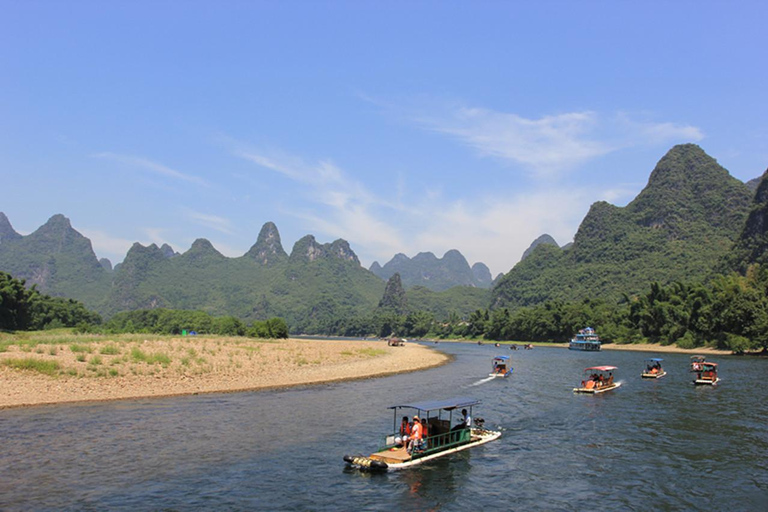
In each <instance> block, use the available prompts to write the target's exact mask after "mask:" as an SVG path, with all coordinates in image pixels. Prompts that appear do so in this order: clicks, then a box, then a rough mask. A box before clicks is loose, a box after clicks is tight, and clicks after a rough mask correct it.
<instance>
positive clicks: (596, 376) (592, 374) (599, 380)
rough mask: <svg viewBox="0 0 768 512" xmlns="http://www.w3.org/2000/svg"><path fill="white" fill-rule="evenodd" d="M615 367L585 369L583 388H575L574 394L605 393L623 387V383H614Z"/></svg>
mask: <svg viewBox="0 0 768 512" xmlns="http://www.w3.org/2000/svg"><path fill="white" fill-rule="evenodd" d="M616 370H617V368H616V367H615V366H592V367H590V368H585V369H584V380H582V381H581V387H578V388H573V392H574V393H592V394H597V393H605V392H606V391H611V390H612V389H616V388H618V387H619V386H621V382H614V381H613V372H615V371H616Z"/></svg>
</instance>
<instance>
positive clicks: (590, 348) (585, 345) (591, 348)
mask: <svg viewBox="0 0 768 512" xmlns="http://www.w3.org/2000/svg"><path fill="white" fill-rule="evenodd" d="M600 344H601V342H600V338H599V337H598V336H597V334H596V333H595V330H594V329H593V328H591V327H585V328H584V329H581V330H580V331H579V332H577V333H576V335H575V336H574V337H573V338H571V342H570V343H569V344H568V348H569V349H570V350H585V351H587V352H599V351H600Z"/></svg>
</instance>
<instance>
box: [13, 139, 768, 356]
mask: <svg viewBox="0 0 768 512" xmlns="http://www.w3.org/2000/svg"><path fill="white" fill-rule="evenodd" d="M751 200H752V191H751V189H750V188H749V187H748V186H747V185H745V184H744V183H741V182H740V181H738V180H736V179H734V178H732V177H731V176H730V175H729V174H728V172H727V171H726V170H725V169H723V168H722V167H721V166H719V165H718V164H717V162H716V161H715V160H714V159H712V158H711V157H709V156H707V155H706V154H705V153H704V152H703V151H702V150H701V149H700V148H699V147H698V146H695V145H691V144H686V145H681V146H676V147H674V148H672V149H671V150H670V151H669V152H668V153H667V154H666V155H665V156H664V157H663V158H662V159H661V160H660V161H659V163H658V164H657V166H656V168H655V169H654V170H653V172H652V173H651V176H650V178H649V180H648V184H647V186H646V187H645V189H643V191H642V192H641V193H640V194H639V195H638V196H637V197H636V198H635V200H634V201H632V202H631V203H629V204H628V205H627V206H626V207H617V206H613V205H611V204H608V203H606V202H603V201H600V202H596V203H595V204H593V205H592V207H591V209H590V211H589V213H588V214H587V216H586V217H585V218H584V219H583V221H582V223H581V225H580V227H579V230H578V232H577V234H576V236H575V238H574V242H573V244H569V245H568V246H565V247H563V248H560V247H558V246H557V244H556V243H555V241H554V240H552V239H551V237H548V236H546V235H544V236H542V237H540V238H539V239H537V240H536V241H535V242H534V243H533V244H531V248H530V249H529V251H526V257H524V258H523V259H522V260H521V261H520V262H519V263H518V264H517V265H516V266H515V267H514V268H513V269H512V270H511V271H510V272H509V273H507V274H506V275H503V276H501V277H500V278H497V280H496V281H495V283H496V284H495V286H494V288H493V289H492V290H487V289H483V288H482V287H481V285H480V284H478V282H479V281H486V280H487V281H488V282H490V272H489V271H488V269H487V267H485V266H484V265H482V264H479V263H478V264H475V266H474V267H472V268H470V267H469V265H468V264H467V262H466V260H465V259H464V257H463V256H462V255H461V254H460V253H459V252H458V251H449V252H448V253H446V255H445V256H444V257H443V258H441V259H438V258H436V257H435V256H434V255H433V254H431V253H421V254H419V255H418V256H416V257H414V258H413V259H409V258H408V257H406V256H404V255H402V254H399V255H397V256H395V258H393V260H392V261H390V262H389V263H388V264H387V265H385V267H386V269H385V268H384V267H380V266H379V265H378V264H377V263H374V264H373V265H372V266H371V271H370V272H369V271H367V270H365V269H364V268H362V267H361V266H360V262H359V260H358V258H357V256H356V255H355V253H354V252H353V251H352V250H351V248H350V246H349V244H348V243H347V242H346V241H344V240H336V241H334V242H333V243H328V244H319V243H317V241H316V240H315V239H314V237H313V236H311V235H307V236H305V237H304V238H302V239H301V240H299V241H297V242H296V243H295V244H294V247H293V250H292V251H291V253H290V255H289V254H288V253H286V252H285V251H284V250H283V247H282V245H281V242H280V235H279V233H278V231H277V228H276V226H275V225H274V224H273V223H271V222H267V223H266V224H264V226H263V227H262V229H261V232H260V233H259V237H258V240H257V242H256V243H255V244H254V245H253V246H252V247H251V248H250V250H249V251H248V252H246V253H245V254H244V255H243V256H241V257H238V258H228V257H225V256H224V255H222V254H221V253H219V252H218V251H217V250H216V249H215V248H214V247H213V246H212V245H211V243H210V242H208V241H207V240H204V239H199V240H196V241H195V242H194V243H193V244H192V247H191V248H190V249H189V250H188V251H186V252H185V253H183V254H179V253H177V252H175V251H174V250H173V249H172V248H171V247H169V246H168V245H163V246H162V247H159V248H158V247H157V246H156V245H154V244H153V245H150V246H148V247H144V246H142V245H141V244H138V243H137V244H134V246H133V247H132V248H131V249H130V251H129V252H128V254H127V255H126V258H125V260H124V261H123V262H122V263H121V264H118V265H116V266H115V268H114V269H112V268H111V264H110V263H109V262H108V261H102V262H99V261H98V260H97V258H96V256H95V254H94V253H93V250H92V248H91V245H90V241H88V239H87V238H85V237H83V236H82V235H80V234H79V233H78V232H77V231H75V230H74V229H72V227H71V225H70V223H69V221H68V220H67V219H66V218H65V217H63V216H62V215H55V216H53V217H51V219H50V220H49V221H48V222H47V223H46V224H45V225H44V226H42V227H41V228H40V229H38V230H37V231H35V232H34V233H32V234H30V235H28V236H21V235H19V234H18V233H16V232H15V231H14V230H13V228H12V226H11V225H10V222H8V219H7V218H6V217H5V215H3V214H1V213H0V270H3V271H6V272H9V274H10V275H8V276H7V277H6V278H5V281H4V283H5V284H3V287H4V288H3V289H4V292H3V293H4V294H5V295H4V298H3V300H4V302H3V303H0V308H5V309H4V310H3V309H0V315H5V316H4V318H5V320H3V321H4V322H5V323H4V324H2V325H4V326H5V327H2V325H0V328H7V329H16V328H19V327H14V326H19V325H31V324H34V325H37V326H41V327H44V326H49V325H53V326H55V325H58V324H59V323H60V324H62V325H70V324H71V323H72V321H73V320H72V319H71V318H75V317H76V318H79V319H80V320H79V322H85V323H89V322H91V320H93V322H95V321H96V320H95V319H94V318H91V320H88V319H87V318H89V317H87V315H92V313H90V312H88V311H87V310H86V309H85V308H84V307H83V306H82V305H76V304H77V303H75V302H74V301H71V302H67V301H68V299H62V298H57V299H54V298H51V297H48V296H45V297H47V298H45V299H44V300H43V299H40V298H37V299H35V300H36V301H37V302H36V304H38V305H42V304H47V306H46V308H47V309H45V311H46V312H47V313H45V314H43V313H42V311H43V310H42V309H40V310H37V312H36V313H35V315H37V316H35V318H36V320H35V321H34V322H31V323H30V320H29V318H27V317H25V316H24V315H27V316H28V314H29V311H28V310H27V311H26V312H25V311H21V313H19V312H17V311H16V309H14V307H15V306H13V304H18V302H19V297H20V295H19V294H22V295H23V294H24V293H27V292H29V293H33V292H34V293H37V290H40V291H41V292H44V293H48V294H50V295H54V296H60V297H70V298H72V299H77V300H79V301H82V302H83V303H84V304H85V306H86V307H88V308H91V309H94V310H96V311H98V312H99V313H101V314H103V315H105V316H106V317H108V318H109V317H112V318H113V320H114V322H115V324H114V325H118V324H119V325H120V326H119V327H115V329H123V328H126V325H128V326H129V327H130V325H132V326H133V328H137V325H140V326H142V327H141V329H149V330H151V329H155V328H161V329H168V328H171V329H172V330H173V329H176V330H178V329H181V328H190V329H198V330H200V331H201V332H208V331H206V329H215V330H216V332H218V331H220V330H222V329H224V330H226V329H230V330H232V329H234V330H235V331H237V332H240V331H243V330H244V329H248V328H247V327H246V325H251V328H250V329H251V332H257V331H258V332H261V333H262V334H263V335H264V336H270V335H272V334H271V333H274V332H280V331H281V330H282V327H283V325H285V329H286V330H287V328H288V327H287V326H290V330H291V332H294V333H308V334H337V335H347V336H369V335H379V336H388V335H392V334H394V335H398V336H406V337H422V336H435V337H447V338H450V337H484V338H487V339H509V338H511V339H520V340H550V341H565V340H566V339H567V338H568V337H570V336H571V335H572V334H573V332H575V331H576V330H578V329H580V328H583V327H584V326H586V325H588V324H589V325H591V326H593V327H596V328H598V329H599V333H600V335H601V336H602V337H604V338H606V339H607V340H612V341H617V342H635V341H659V342H662V343H672V342H675V343H678V344H680V345H682V346H699V345H701V344H716V345H717V346H720V347H729V348H732V349H734V350H737V351H740V350H751V349H755V348H760V347H765V346H766V343H767V342H766V340H765V335H763V334H762V333H763V332H768V330H766V328H768V319H767V318H766V311H768V303H767V302H766V299H765V297H766V295H767V294H768V284H767V283H768V277H766V271H765V270H763V269H764V268H768V261H767V260H768V257H766V254H768V233H766V231H767V229H768V222H766V215H768V180H765V179H763V180H761V181H760V183H759V185H758V186H757V190H756V193H755V196H754V201H752V203H750V201H751ZM750 204H751V206H750ZM734 242H735V244H734ZM398 268H399V269H402V272H401V271H399V270H397V269H398ZM713 269H714V270H713ZM734 271H736V272H738V273H733V272H734ZM387 273H388V275H387ZM374 274H377V275H379V277H377V276H376V275H374ZM718 274H719V275H718ZM11 275H12V276H13V278H18V279H13V278H12V277H11ZM383 275H387V277H386V278H385V279H389V282H388V283H387V284H386V285H385V283H384V281H383V280H382V279H381V276H383ZM406 276H410V277H408V279H411V281H410V284H409V283H408V281H407V279H406ZM457 276H459V277H457ZM461 276H463V277H461ZM20 279H23V280H26V285H32V284H34V285H35V287H36V288H33V289H31V290H30V289H28V288H25V287H24V286H23V285H22V284H20V283H22V281H21V280H20ZM457 284H464V286H457ZM436 289H437V290H439V291H435V290H436ZM25 290H26V291H25ZM649 290H650V291H649ZM38 295H40V296H41V297H42V295H41V294H38ZM14 297H15V298H14ZM22 298H24V297H22ZM25 300H26V299H25ZM32 302H34V301H32ZM68 308H69V309H72V311H74V312H75V313H73V312H64V311H65V310H68ZM134 311H135V312H136V313H128V312H134ZM169 311H170V312H169ZM46 314H47V315H48V316H46ZM67 315H69V316H67ZM277 317H281V318H284V319H285V321H284V322H283V321H282V320H281V322H283V324H279V323H275V321H274V320H273V319H275V318H277ZM10 319H13V320H10ZM217 319H218V320H217ZM150 320H152V321H151V322H150ZM121 322H122V323H121ZM152 322H154V323H152ZM182 324H184V325H185V327H181V326H182ZM149 325H153V326H154V327H148V326H149ZM158 326H161V327H158ZM169 326H170V327H169ZM193 326H194V327H193ZM197 326H202V327H197ZM164 332H165V331H164Z"/></svg>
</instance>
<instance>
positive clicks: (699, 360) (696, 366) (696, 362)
mask: <svg viewBox="0 0 768 512" xmlns="http://www.w3.org/2000/svg"><path fill="white" fill-rule="evenodd" d="M706 359H707V358H706V356H691V371H692V372H700V371H701V365H702V364H704V361H705V360H706Z"/></svg>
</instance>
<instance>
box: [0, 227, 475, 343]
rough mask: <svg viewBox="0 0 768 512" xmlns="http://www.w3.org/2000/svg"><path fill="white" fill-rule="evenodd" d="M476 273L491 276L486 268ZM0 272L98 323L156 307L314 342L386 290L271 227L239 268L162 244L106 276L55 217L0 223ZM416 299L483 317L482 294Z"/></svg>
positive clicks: (347, 252) (310, 240)
mask: <svg viewBox="0 0 768 512" xmlns="http://www.w3.org/2000/svg"><path fill="white" fill-rule="evenodd" d="M444 259H448V260H449V261H451V260H453V261H454V262H459V263H460V262H463V263H464V265H465V266H466V267H467V270H469V266H468V265H467V263H466V260H465V259H464V257H463V256H462V255H461V254H460V253H458V251H452V252H451V255H450V256H449V257H448V258H444ZM438 261H439V260H438ZM479 265H482V264H479ZM476 268H480V269H482V268H485V271H486V273H488V277H489V276H490V273H489V272H488V270H487V267H485V266H484V265H482V266H478V265H476ZM458 269H459V270H458V272H459V274H458V275H457V276H453V277H452V276H451V275H450V269H442V274H441V281H440V282H441V283H445V282H454V283H459V282H461V281H462V279H465V277H464V275H463V274H462V272H463V271H464V269H463V268H462V267H461V265H458ZM0 270H2V271H5V272H8V273H10V274H11V275H13V276H14V277H17V278H20V279H25V280H26V281H27V284H28V285H36V286H37V287H38V289H39V290H40V291H42V292H44V293H47V294H51V295H54V296H65V297H70V298H74V299H77V300H80V301H82V302H84V303H85V304H86V305H87V306H88V307H89V308H92V309H94V310H96V311H98V312H100V313H102V314H103V315H106V316H111V315H112V314H114V313H117V312H119V311H127V310H136V309H150V308H158V307H165V308H173V309H200V310H203V311H206V312H209V313H212V314H219V315H224V314H230V315H234V316H237V317H240V318H242V319H244V320H246V321H249V320H263V319H266V318H269V317H272V316H281V317H283V318H286V320H287V321H288V322H289V325H291V328H292V329H293V330H294V332H295V331H302V332H320V331H322V330H323V328H324V326H326V325H327V324H328V323H329V322H332V321H333V320H334V319H337V318H341V317H356V316H363V315H365V314H368V313H370V312H371V311H372V310H373V309H374V308H375V307H376V304H377V302H378V301H379V300H380V299H381V296H382V293H383V291H384V286H385V280H383V279H381V278H380V277H377V276H376V275H374V274H373V273H371V272H370V271H368V270H366V269H365V268H363V267H362V266H361V265H360V261H359V259H358V257H357V255H356V254H355V253H354V251H352V249H351V248H350V246H349V244H348V243H347V242H346V241H345V240H341V239H339V240H336V241H334V242H332V243H328V244H319V243H318V242H317V241H316V240H315V238H314V237H313V236H312V235H307V236H305V237H304V238H302V239H300V240H299V241H297V242H296V243H295V244H294V246H293V250H292V251H291V253H290V255H289V254H288V253H286V252H285V250H284V249H283V246H282V243H281V241H280V234H279V232H278V230H277V227H276V226H275V224H274V223H272V222H267V223H266V224H264V226H263V227H262V229H261V231H260V233H259V236H258V239H257V241H256V243H255V244H254V245H253V246H252V247H251V248H250V249H249V250H248V251H247V252H246V253H245V254H244V255H243V256H241V257H239V258H228V257H226V256H224V255H222V254H221V253H220V252H218V251H217V250H216V249H215V248H214V247H213V245H212V244H211V243H210V242H209V241H208V240H205V239H198V240H196V241H195V242H194V243H193V244H192V246H191V247H190V249H189V250H188V251H186V252H184V253H182V254H179V253H178V252H176V251H174V250H173V248H171V247H170V246H169V245H167V244H165V245H163V246H162V247H158V246H157V245H155V244H152V245H149V246H143V245H141V244H139V243H135V244H134V245H133V247H131V249H130V250H129V251H128V253H127V255H126V257H125V260H124V261H123V262H122V263H120V264H118V265H116V266H115V268H114V269H113V268H112V265H111V263H110V262H109V260H107V259H101V260H97V258H96V255H95V254H94V252H93V249H92V247H91V243H90V241H89V240H88V239H87V238H85V237H84V236H82V235H81V234H80V233H79V232H77V231H76V230H75V229H74V228H72V226H71V224H70V222H69V219H67V218H66V217H64V216H63V215H60V214H57V215H54V216H53V217H51V218H50V219H49V220H48V222H46V223H45V224H44V225H43V226H41V227H40V228H39V229H38V230H36V231H35V232H33V233H31V234H30V235H27V236H22V235H20V234H19V233H17V232H16V231H15V230H14V229H13V227H12V226H11V223H10V222H9V220H8V218H7V217H6V216H5V214H3V213H0ZM487 281H490V279H487ZM414 293H415V294H417V296H418V297H419V299H418V302H419V303H421V304H424V305H425V306H424V307H426V308H428V307H430V306H429V304H430V303H433V304H434V308H435V309H436V310H438V311H442V310H446V311H448V312H456V313H458V314H462V315H464V314H467V313H468V312H469V311H470V310H468V309H467V308H469V307H472V308H478V307H484V306H485V305H486V304H487V300H488V293H489V292H488V291H487V290H483V292H482V294H479V295H478V294H477V293H469V294H468V296H469V299H467V300H464V299H463V298H462V293H461V292H458V293H456V292H451V293H448V294H447V295H446V294H441V293H436V292H434V291H432V290H429V289H426V290H425V289H420V290H416V291H415V292H414Z"/></svg>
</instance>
